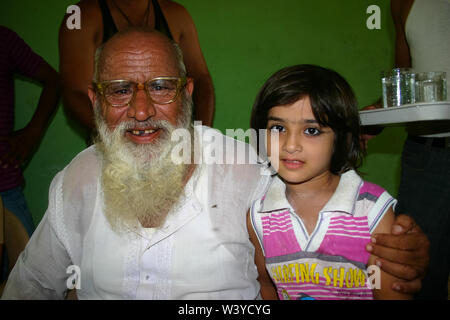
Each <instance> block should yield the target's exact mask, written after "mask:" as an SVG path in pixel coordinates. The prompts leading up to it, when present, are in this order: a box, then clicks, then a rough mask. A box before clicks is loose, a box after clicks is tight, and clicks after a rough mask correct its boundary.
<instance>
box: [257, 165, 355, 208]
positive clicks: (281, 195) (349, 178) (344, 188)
mask: <svg viewBox="0 0 450 320" xmlns="http://www.w3.org/2000/svg"><path fill="white" fill-rule="evenodd" d="M362 182H363V181H362V179H361V177H360V176H359V175H358V174H357V173H356V172H355V171H354V170H349V171H347V172H345V173H343V174H342V175H341V179H340V180H339V184H338V186H337V188H336V191H335V192H334V194H333V195H332V196H331V198H330V200H328V202H327V203H326V204H325V206H324V207H323V208H322V210H321V212H327V211H340V212H345V213H348V214H350V215H353V213H354V209H355V208H354V206H355V203H356V199H357V197H358V193H359V189H360V186H361V184H362ZM286 209H290V210H291V211H292V212H294V210H293V209H292V207H291V205H290V204H289V201H288V200H287V198H286V185H285V184H284V182H283V181H282V180H281V179H280V178H279V177H278V176H275V177H274V179H273V181H272V183H271V184H270V186H269V189H268V191H267V193H266V195H265V197H263V199H262V203H261V210H260V212H271V211H279V210H286Z"/></svg>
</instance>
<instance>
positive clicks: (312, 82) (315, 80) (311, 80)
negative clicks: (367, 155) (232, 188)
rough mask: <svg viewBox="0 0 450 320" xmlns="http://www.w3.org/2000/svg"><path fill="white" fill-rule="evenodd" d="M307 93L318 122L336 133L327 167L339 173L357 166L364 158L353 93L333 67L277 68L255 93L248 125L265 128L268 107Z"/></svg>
mask: <svg viewBox="0 0 450 320" xmlns="http://www.w3.org/2000/svg"><path fill="white" fill-rule="evenodd" d="M306 96H308V97H309V99H310V102H311V108H312V112H313V114H314V117H315V118H316V120H317V121H318V122H319V124H320V125H321V126H325V127H329V128H331V129H332V130H333V131H334V133H335V135H336V139H335V141H334V152H333V156H332V159H331V168H330V171H331V172H332V173H333V174H340V173H343V172H345V171H347V170H350V169H355V170H356V169H357V168H358V167H360V165H361V163H362V158H363V150H362V149H361V147H360V144H359V134H360V122H359V113H358V108H357V102H356V97H355V95H354V93H353V90H352V88H351V87H350V85H349V84H348V83H347V81H345V79H344V78H343V77H342V76H340V75H339V74H338V73H337V72H335V71H333V70H330V69H326V68H322V67H319V66H314V65H307V64H303V65H296V66H291V67H287V68H283V69H281V70H279V71H277V72H276V73H275V74H273V75H272V76H271V77H270V78H269V79H268V80H267V81H266V83H265V84H264V85H263V86H262V88H261V90H260V91H259V93H258V95H257V96H256V100H255V102H254V104H253V109H252V115H251V120H250V121H251V122H250V125H251V127H252V128H253V129H255V130H256V131H257V132H258V129H266V127H267V116H268V113H269V110H270V108H273V107H275V106H284V105H290V104H293V103H295V102H296V101H298V100H299V99H301V98H303V97H306ZM258 145H259V143H258Z"/></svg>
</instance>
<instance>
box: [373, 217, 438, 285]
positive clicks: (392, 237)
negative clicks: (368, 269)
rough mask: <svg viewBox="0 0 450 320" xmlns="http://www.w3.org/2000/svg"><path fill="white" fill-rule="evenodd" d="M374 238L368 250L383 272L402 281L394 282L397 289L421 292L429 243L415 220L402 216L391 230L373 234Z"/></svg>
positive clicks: (426, 265) (396, 219)
mask: <svg viewBox="0 0 450 320" xmlns="http://www.w3.org/2000/svg"><path fill="white" fill-rule="evenodd" d="M372 239H373V240H372V241H373V242H372V243H370V244H369V245H368V251H369V252H371V253H372V254H373V255H375V256H377V258H376V260H377V263H379V264H381V269H383V270H384V271H386V272H388V273H390V274H392V275H394V276H395V277H396V278H398V279H399V280H398V281H395V282H394V283H393V287H394V289H395V290H396V291H399V292H405V293H415V292H418V291H419V290H420V288H421V279H422V278H423V277H424V276H425V272H426V269H427V268H428V263H429V247H430V242H429V240H428V238H427V237H426V235H425V234H424V233H423V231H422V230H421V229H420V227H419V226H418V225H416V224H415V222H414V220H413V219H412V218H411V217H409V216H407V215H399V216H397V217H396V218H395V221H394V224H393V225H392V228H391V230H388V231H387V232H386V233H377V234H374V236H373V237H372Z"/></svg>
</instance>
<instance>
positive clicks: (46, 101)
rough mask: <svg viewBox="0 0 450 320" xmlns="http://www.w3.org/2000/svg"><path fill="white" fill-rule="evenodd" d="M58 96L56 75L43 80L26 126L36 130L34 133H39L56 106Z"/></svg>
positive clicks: (45, 125)
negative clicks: (42, 86)
mask: <svg viewBox="0 0 450 320" xmlns="http://www.w3.org/2000/svg"><path fill="white" fill-rule="evenodd" d="M59 98H60V87H59V81H58V78H57V76H56V77H54V78H51V79H48V80H46V81H45V82H44V88H43V89H42V92H41V95H40V97H39V102H38V105H37V108H36V111H35V112H34V114H33V117H32V118H31V120H30V122H29V123H28V125H27V127H29V128H32V129H34V130H36V134H38V135H41V134H42V133H43V131H44V130H45V128H46V127H47V125H48V123H49V120H50V118H51V117H52V115H53V114H54V112H55V110H56V109H57V107H58V102H59Z"/></svg>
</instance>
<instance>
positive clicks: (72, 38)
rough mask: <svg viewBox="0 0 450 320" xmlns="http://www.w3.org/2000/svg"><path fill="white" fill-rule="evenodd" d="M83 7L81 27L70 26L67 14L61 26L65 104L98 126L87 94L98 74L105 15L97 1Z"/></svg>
mask: <svg viewBox="0 0 450 320" xmlns="http://www.w3.org/2000/svg"><path fill="white" fill-rule="evenodd" d="M78 5H79V6H80V10H81V29H73V30H70V29H68V28H67V26H66V19H67V16H66V17H65V18H64V19H63V21H62V23H61V26H60V29H59V59H60V61H59V70H60V75H61V87H62V98H63V105H64V108H65V110H66V112H67V113H68V114H69V115H70V116H72V117H74V118H75V119H76V120H77V121H78V122H80V123H81V124H82V125H83V126H85V127H88V128H94V127H95V123H94V116H93V109H92V105H91V102H90V100H89V97H88V94H87V88H88V85H89V84H90V83H91V82H92V77H93V74H94V55H95V50H96V47H97V45H99V44H100V43H99V39H98V37H99V30H98V28H99V27H98V23H97V22H98V21H101V15H100V16H99V14H98V12H97V11H99V10H98V9H97V8H96V7H95V8H94V6H96V5H97V4H96V2H93V1H84V2H80V3H79V4H78Z"/></svg>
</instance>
